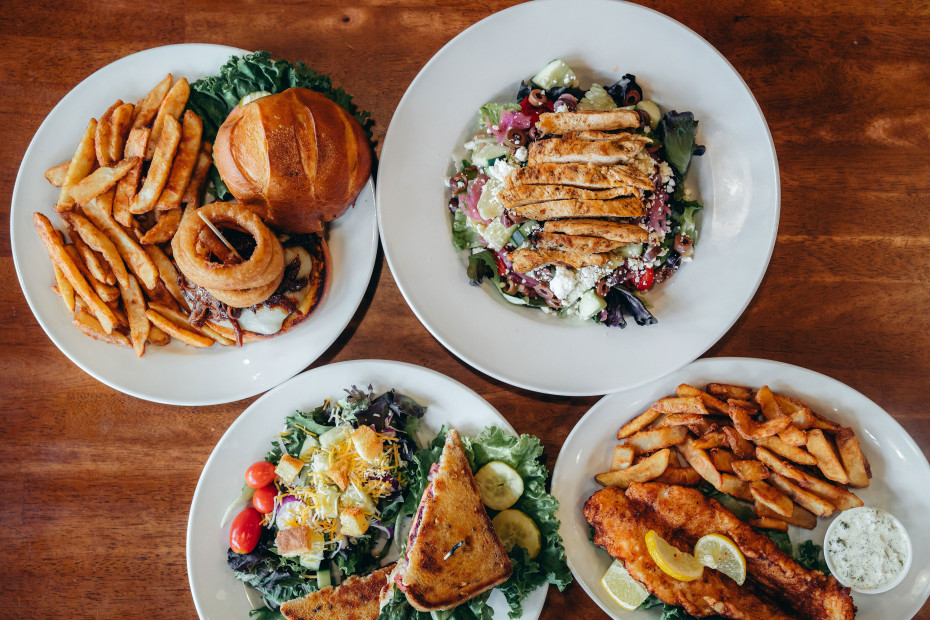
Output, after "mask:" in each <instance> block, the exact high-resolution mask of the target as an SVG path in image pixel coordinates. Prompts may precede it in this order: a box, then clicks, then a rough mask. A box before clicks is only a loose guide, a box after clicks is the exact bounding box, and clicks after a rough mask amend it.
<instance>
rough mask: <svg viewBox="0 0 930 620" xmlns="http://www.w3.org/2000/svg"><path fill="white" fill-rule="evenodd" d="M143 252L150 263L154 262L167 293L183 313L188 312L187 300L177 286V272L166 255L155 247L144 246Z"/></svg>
mask: <svg viewBox="0 0 930 620" xmlns="http://www.w3.org/2000/svg"><path fill="white" fill-rule="evenodd" d="M145 251H146V252H148V255H149V257H150V258H151V259H152V262H154V263H155V266H156V267H157V268H158V275H159V276H160V277H161V281H162V282H164V284H165V288H166V289H168V292H169V293H170V294H171V296H172V297H174V300H175V301H176V302H178V304H179V305H180V306H181V308H183V309H184V310H185V311H186V310H190V306H189V305H188V303H187V300H186V299H185V298H184V295H183V293H181V287H180V286H179V285H178V270H177V269H175V266H174V263H172V262H171V259H170V258H168V256H167V254H165V253H164V251H163V250H162V249H161V248H160V247H158V246H157V245H147V246H145Z"/></svg>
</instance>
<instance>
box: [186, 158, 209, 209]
mask: <svg viewBox="0 0 930 620" xmlns="http://www.w3.org/2000/svg"><path fill="white" fill-rule="evenodd" d="M203 146H204V148H203V149H201V151H200V153H199V154H198V155H197V163H196V164H195V165H194V171H193V172H192V173H191V180H190V182H189V183H188V184H187V188H186V189H185V190H184V195H183V196H181V202H182V203H183V204H185V205H191V206H193V207H199V206H200V200H201V196H202V192H201V190H202V189H203V183H204V181H206V179H207V173H208V172H210V165H211V164H212V163H213V157H211V156H210V152H209V151H208V150H207V147H209V146H210V144H209V142H207V143H204V145H203Z"/></svg>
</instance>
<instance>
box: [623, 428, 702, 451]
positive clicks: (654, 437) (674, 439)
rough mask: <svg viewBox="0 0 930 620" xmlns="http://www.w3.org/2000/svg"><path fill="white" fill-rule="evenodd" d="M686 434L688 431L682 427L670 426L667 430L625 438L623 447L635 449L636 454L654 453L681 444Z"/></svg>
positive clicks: (659, 429)
mask: <svg viewBox="0 0 930 620" xmlns="http://www.w3.org/2000/svg"><path fill="white" fill-rule="evenodd" d="M687 434H688V429H687V428H686V427H684V426H670V427H667V428H658V429H653V430H649V431H640V432H638V433H636V434H635V435H630V436H629V437H627V438H626V439H625V440H624V445H627V446H630V447H632V448H633V449H635V450H636V452H637V454H642V453H644V452H654V451H656V450H661V449H662V448H667V447H669V446H674V445H677V444H679V443H681V442H682V441H684V439H685V437H686V436H687Z"/></svg>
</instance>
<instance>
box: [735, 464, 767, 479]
mask: <svg viewBox="0 0 930 620" xmlns="http://www.w3.org/2000/svg"><path fill="white" fill-rule="evenodd" d="M730 465H731V466H732V467H733V473H734V474H736V476H737V477H738V478H739V479H740V480H744V481H746V482H756V481H758V480H765V479H766V478H768V477H769V468H768V467H766V466H765V465H763V464H762V463H761V462H760V461H748V460H743V461H733V462H732V463H731V464H730Z"/></svg>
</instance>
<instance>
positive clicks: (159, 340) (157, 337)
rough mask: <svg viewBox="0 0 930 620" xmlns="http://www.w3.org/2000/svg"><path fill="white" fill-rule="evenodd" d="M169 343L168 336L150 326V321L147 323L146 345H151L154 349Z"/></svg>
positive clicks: (169, 338)
mask: <svg viewBox="0 0 930 620" xmlns="http://www.w3.org/2000/svg"><path fill="white" fill-rule="evenodd" d="M145 318H148V317H145ZM169 342H171V336H169V335H168V334H166V333H165V332H163V331H161V330H160V329H158V328H157V327H156V326H154V325H152V324H151V321H149V340H148V343H149V344H153V345H155V346H156V347H163V346H165V345H166V344H168V343H169Z"/></svg>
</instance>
